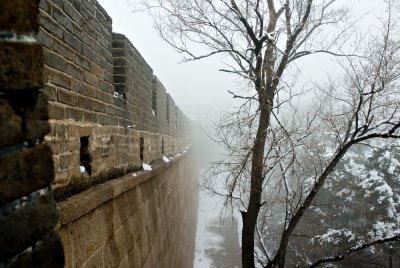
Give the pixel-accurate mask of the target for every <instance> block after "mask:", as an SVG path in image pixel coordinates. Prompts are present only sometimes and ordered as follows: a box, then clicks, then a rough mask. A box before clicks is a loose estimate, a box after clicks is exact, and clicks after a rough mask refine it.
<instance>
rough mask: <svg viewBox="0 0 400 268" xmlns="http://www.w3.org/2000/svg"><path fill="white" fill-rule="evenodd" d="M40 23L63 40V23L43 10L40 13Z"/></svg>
mask: <svg viewBox="0 0 400 268" xmlns="http://www.w3.org/2000/svg"><path fill="white" fill-rule="evenodd" d="M39 24H40V26H41V27H43V28H44V29H46V31H48V32H49V33H50V34H51V35H53V36H54V37H56V38H58V39H60V40H63V29H62V28H61V25H60V24H58V23H57V22H56V21H55V20H54V19H53V18H51V17H50V16H49V15H48V14H46V13H45V12H43V11H41V12H40V15H39Z"/></svg>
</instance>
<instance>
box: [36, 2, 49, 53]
mask: <svg viewBox="0 0 400 268" xmlns="http://www.w3.org/2000/svg"><path fill="white" fill-rule="evenodd" d="M43 2H44V1H43ZM36 40H37V41H38V42H39V43H40V44H42V45H43V46H45V47H47V48H51V43H52V41H53V38H52V36H51V35H49V34H48V33H47V32H46V31H45V30H43V28H40V30H39V32H38V34H37V36H36Z"/></svg>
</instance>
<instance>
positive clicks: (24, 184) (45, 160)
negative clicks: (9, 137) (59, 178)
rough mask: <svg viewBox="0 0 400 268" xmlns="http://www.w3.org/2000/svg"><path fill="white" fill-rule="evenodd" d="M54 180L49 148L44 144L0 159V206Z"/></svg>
mask: <svg viewBox="0 0 400 268" xmlns="http://www.w3.org/2000/svg"><path fill="white" fill-rule="evenodd" d="M53 178H54V169H53V162H52V154H51V151H50V147H49V146H48V145H46V144H44V143H42V144H40V145H38V146H34V147H32V148H28V149H26V150H23V151H19V152H16V153H12V154H9V155H5V156H3V157H1V158H0V205H1V204H4V203H7V202H10V201H12V200H14V199H17V198H19V197H21V196H24V195H27V194H29V193H31V192H33V191H36V190H37V189H40V188H42V187H45V186H47V185H48V184H50V183H51V181H52V180H53Z"/></svg>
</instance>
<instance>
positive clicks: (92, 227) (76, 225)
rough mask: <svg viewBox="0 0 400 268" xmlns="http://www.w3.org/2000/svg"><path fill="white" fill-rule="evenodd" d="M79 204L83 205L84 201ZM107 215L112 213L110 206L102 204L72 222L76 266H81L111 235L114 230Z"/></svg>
mask: <svg viewBox="0 0 400 268" xmlns="http://www.w3.org/2000/svg"><path fill="white" fill-rule="evenodd" d="M87 201H89V200H87ZM81 205H82V206H84V205H85V203H82V204H81ZM109 215H112V211H111V207H110V206H108V205H103V206H101V207H99V208H97V209H96V210H94V211H92V212H90V213H89V214H86V215H85V216H83V217H82V218H80V219H78V220H77V221H75V222H73V223H72V225H71V235H72V240H73V241H74V255H75V256H76V263H75V264H76V266H77V267H81V265H83V263H85V262H86V260H87V259H88V258H90V256H92V255H93V254H94V253H95V252H96V251H97V250H99V249H100V248H102V247H103V246H104V244H105V243H106V242H107V241H108V240H109V239H110V237H111V236H112V234H113V231H114V230H113V227H112V221H110V220H109V219H108V218H109ZM106 267H113V266H107V265H106Z"/></svg>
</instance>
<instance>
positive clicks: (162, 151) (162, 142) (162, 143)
mask: <svg viewBox="0 0 400 268" xmlns="http://www.w3.org/2000/svg"><path fill="white" fill-rule="evenodd" d="M161 153H162V155H164V139H161Z"/></svg>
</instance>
